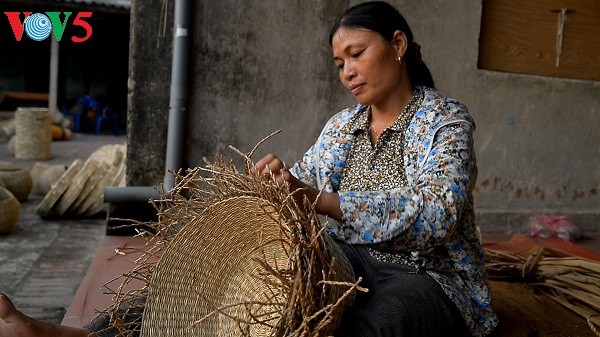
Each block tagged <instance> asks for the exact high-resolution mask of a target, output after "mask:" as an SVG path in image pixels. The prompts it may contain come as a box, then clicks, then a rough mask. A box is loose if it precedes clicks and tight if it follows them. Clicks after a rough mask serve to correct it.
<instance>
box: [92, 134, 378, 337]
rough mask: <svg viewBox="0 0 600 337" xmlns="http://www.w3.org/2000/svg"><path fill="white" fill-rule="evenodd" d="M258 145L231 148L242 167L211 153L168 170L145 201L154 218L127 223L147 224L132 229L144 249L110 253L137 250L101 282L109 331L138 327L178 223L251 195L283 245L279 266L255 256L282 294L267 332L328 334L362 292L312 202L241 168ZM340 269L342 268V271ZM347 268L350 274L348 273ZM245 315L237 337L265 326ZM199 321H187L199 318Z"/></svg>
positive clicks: (125, 334)
mask: <svg viewBox="0 0 600 337" xmlns="http://www.w3.org/2000/svg"><path fill="white" fill-rule="evenodd" d="M271 136H272V135H271ZM271 136H269V137H271ZM269 137H267V138H265V139H264V140H263V141H265V140H266V139H268V138H269ZM261 143H262V142H261ZM261 143H259V144H258V145H257V146H256V147H255V148H254V149H253V150H252V151H251V152H250V153H249V154H243V153H241V152H240V151H238V150H235V149H234V150H235V151H236V152H237V153H238V154H241V155H242V156H243V157H244V163H245V167H244V172H243V173H240V172H239V171H238V170H237V168H236V166H235V165H234V164H233V162H229V163H226V162H225V160H224V159H223V158H222V157H217V160H216V161H215V162H214V163H209V162H208V161H207V160H206V159H205V162H206V164H207V166H206V167H205V168H200V167H197V168H194V169H191V170H188V171H187V173H185V174H182V172H174V173H173V174H174V175H175V178H176V186H175V188H173V190H171V192H170V195H169V197H166V196H163V197H161V199H160V200H156V201H154V202H153V204H154V206H155V208H156V210H157V212H158V221H156V222H149V223H139V222H134V223H132V225H133V226H135V227H136V228H148V230H139V235H140V236H144V237H146V238H147V245H146V247H147V248H146V249H144V250H140V249H135V248H129V249H127V248H122V249H120V250H119V251H118V253H119V254H120V255H122V257H123V258H127V256H129V255H131V253H136V254H138V255H140V254H141V256H139V257H138V258H136V259H135V260H133V261H132V262H134V264H135V266H136V267H135V268H133V269H132V270H131V271H129V272H128V273H125V274H123V275H122V276H121V277H119V278H116V279H114V280H111V281H110V282H108V283H106V284H105V285H104V288H105V290H106V292H108V293H109V294H112V295H113V298H114V304H113V306H111V307H110V308H108V309H106V310H104V311H102V312H103V313H108V314H109V315H110V320H111V329H117V330H118V336H122V337H131V336H136V335H137V334H138V333H139V331H140V322H141V321H142V319H143V317H142V316H143V307H144V304H145V299H146V297H147V296H148V285H149V284H150V281H151V278H152V274H153V270H154V268H155V267H156V265H157V262H158V261H159V259H160V257H161V255H162V253H163V252H164V251H165V250H166V249H167V248H168V246H169V243H170V242H171V241H172V240H173V239H174V237H175V236H176V235H177V233H178V232H179V231H180V230H181V228H183V226H185V225H186V224H187V223H190V221H192V220H193V219H195V218H197V217H199V216H200V215H201V214H202V212H203V211H204V210H205V209H207V208H208V207H210V206H211V205H214V204H215V203H218V202H220V201H223V200H227V199H230V198H235V197H257V198H260V199H263V200H265V201H267V202H269V203H270V204H272V205H276V206H277V207H278V208H279V209H278V212H276V213H275V214H277V216H278V219H277V221H278V223H279V224H280V226H281V233H282V236H285V237H282V239H283V240H285V241H286V242H287V243H288V245H289V246H288V247H289V263H288V266H287V269H285V270H280V269H278V266H273V265H269V264H268V263H267V262H266V261H256V262H257V263H258V264H260V265H262V266H263V270H262V273H263V275H266V276H265V277H263V278H262V279H263V280H264V282H265V283H268V286H269V287H273V288H278V289H273V292H274V293H277V292H278V293H283V294H285V296H284V298H285V299H286V302H287V303H284V305H283V306H282V305H281V303H268V304H269V305H271V306H273V307H274V308H277V310H278V315H279V317H280V318H279V319H278V320H276V323H275V324H273V325H272V326H271V329H270V333H269V335H268V336H277V337H279V336H289V337H295V336H298V337H300V336H305V337H316V336H323V335H327V334H331V333H332V327H335V325H336V324H337V321H336V320H337V319H339V316H340V315H339V314H340V312H341V311H342V310H343V309H344V308H345V307H347V306H348V305H350V303H351V301H352V299H353V297H354V295H355V292H356V291H367V290H366V289H364V288H361V287H359V282H360V279H359V280H355V279H354V275H353V273H352V271H351V268H350V267H349V265H347V264H348V262H347V261H343V260H341V258H342V255H343V254H341V251H340V252H336V251H335V249H339V248H337V247H336V246H335V245H334V244H332V242H330V241H329V240H331V239H330V238H329V236H328V235H323V227H325V226H323V225H322V224H320V223H319V220H318V217H317V216H316V213H315V211H314V205H312V204H310V203H309V202H308V201H307V200H306V199H305V200H302V201H300V202H299V201H297V200H296V199H298V198H295V195H294V194H293V193H290V192H289V188H288V186H283V187H282V186H278V185H277V184H276V183H275V181H270V180H267V179H264V178H254V177H252V176H251V175H250V174H248V172H249V169H250V167H252V166H253V163H252V161H251V159H250V158H251V156H252V154H253V153H254V151H255V150H256V148H257V147H258V146H259V145H260V144H261ZM332 257H333V258H332ZM337 257H340V258H337ZM344 258H345V257H344ZM345 272H347V273H348V274H347V275H345V276H344V275H343V274H344V273H345ZM350 274H351V279H350V278H349V277H348V276H350ZM257 277H260V276H257ZM273 280H275V281H276V282H274V281H273ZM139 281H141V283H142V284H143V286H141V287H139V286H138V287H135V289H134V290H125V289H129V288H131V286H130V284H131V283H132V282H139ZM231 305H244V303H231ZM220 314H223V312H221V311H220V310H215V312H213V313H211V315H220ZM250 317H251V319H249V320H246V321H239V322H238V323H239V327H240V333H239V335H240V336H251V334H250V332H249V331H250V330H251V329H250V328H249V327H250V326H252V325H253V324H263V325H264V324H265V322H263V321H260V320H254V319H253V318H252V315H250ZM202 320H203V319H200V320H198V321H197V322H196V323H194V324H201V323H202ZM332 322H333V324H332Z"/></svg>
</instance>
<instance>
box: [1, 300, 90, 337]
mask: <svg viewBox="0 0 600 337" xmlns="http://www.w3.org/2000/svg"><path fill="white" fill-rule="evenodd" d="M89 335H90V331H89V330H87V329H80V328H72V327H68V326H63V325H57V324H51V323H47V322H42V321H38V320H35V319H33V318H31V317H28V316H26V315H24V314H23V313H22V312H20V311H19V310H17V309H16V308H15V306H14V305H13V304H12V302H11V301H10V299H9V298H8V297H6V295H4V294H1V293H0V337H45V336H48V337H50V336H52V337H86V336H89Z"/></svg>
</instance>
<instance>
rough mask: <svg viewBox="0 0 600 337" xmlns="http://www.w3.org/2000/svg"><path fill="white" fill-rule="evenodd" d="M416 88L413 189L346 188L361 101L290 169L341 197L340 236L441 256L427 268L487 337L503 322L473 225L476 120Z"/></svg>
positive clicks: (336, 225)
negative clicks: (342, 186) (343, 183)
mask: <svg viewBox="0 0 600 337" xmlns="http://www.w3.org/2000/svg"><path fill="white" fill-rule="evenodd" d="M417 89H418V90H421V91H422V92H423V101H422V104H421V106H420V107H419V108H418V109H417V111H416V112H415V113H414V115H413V117H412V119H411V121H410V123H409V124H408V127H407V129H406V132H405V134H404V137H403V144H402V145H403V147H404V150H403V152H402V153H403V157H402V160H403V165H404V172H405V175H406V180H407V182H408V184H407V185H406V186H404V187H398V188H392V189H383V190H367V191H346V190H342V189H340V183H341V180H342V179H343V176H344V168H345V166H346V162H347V158H348V154H349V152H350V149H351V148H352V146H353V142H354V137H355V136H354V133H353V132H352V131H353V130H352V128H351V127H348V125H349V124H352V123H353V122H354V121H355V119H357V118H359V117H360V116H361V115H364V114H366V113H368V107H367V106H362V105H355V106H353V107H351V108H348V109H345V110H342V111H340V112H339V113H337V114H336V115H335V116H333V117H332V118H331V119H330V120H329V121H328V122H327V124H326V125H325V127H324V128H323V131H322V132H321V135H320V136H319V138H318V139H317V141H316V143H315V144H314V145H313V146H312V147H311V148H310V149H309V150H308V151H307V152H306V153H305V154H304V156H303V158H302V160H300V161H298V162H297V163H296V164H295V165H294V166H293V167H292V168H291V170H290V171H291V173H292V174H293V175H294V176H296V177H297V178H299V179H300V180H302V181H303V182H305V183H307V184H309V185H311V186H314V187H316V188H319V189H323V190H324V191H326V192H337V193H338V194H339V197H340V208H341V212H342V220H341V221H339V222H337V221H334V222H329V223H328V228H327V230H328V232H329V233H330V234H331V235H332V236H333V237H334V238H336V239H338V240H342V241H345V242H346V243H350V244H361V245H366V246H367V247H377V246H385V247H386V249H391V250H397V251H399V252H406V253H409V254H410V253H413V254H417V253H418V254H420V255H421V256H430V257H431V258H432V260H433V259H435V261H434V262H435V263H434V264H432V266H435V267H432V268H427V273H428V274H429V275H431V276H432V277H433V278H434V279H435V280H436V281H437V282H438V283H439V284H440V285H441V287H442V289H443V290H444V291H445V293H446V294H447V295H448V296H449V297H450V298H451V299H452V300H453V301H454V303H455V304H456V305H457V307H458V308H459V309H460V311H461V312H462V314H463V316H464V318H465V320H466V322H467V324H468V326H469V327H470V329H471V332H472V334H473V336H484V335H486V334H488V333H489V332H491V330H492V329H493V328H494V327H495V326H496V325H497V323H498V321H497V316H496V314H495V313H494V311H493V310H492V307H491V292H490V287H489V283H488V279H487V276H486V274H485V271H484V256H483V249H482V247H481V244H480V242H479V239H478V237H477V234H476V228H475V223H474V211H473V196H472V190H473V187H474V185H475V181H476V179H477V166H476V162H475V154H474V149H473V131H474V129H475V125H474V122H473V119H472V118H471V116H470V115H469V112H468V110H467V108H466V107H465V106H464V105H462V104H461V103H460V102H458V101H456V100H454V99H450V98H444V97H442V96H441V95H440V94H438V93H437V92H436V91H435V90H434V89H431V88H428V87H418V88H417ZM390 176H393V175H390Z"/></svg>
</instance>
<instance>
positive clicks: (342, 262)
mask: <svg viewBox="0 0 600 337" xmlns="http://www.w3.org/2000/svg"><path fill="white" fill-rule="evenodd" d="M277 211H278V210H277V209H276V208H275V207H274V205H272V204H270V203H269V202H267V201H265V200H263V199H260V198H255V197H235V198H231V199H226V200H223V201H221V202H219V203H216V204H214V205H212V206H211V207H209V208H207V209H206V210H205V211H204V212H203V213H202V215H201V216H200V217H199V218H197V219H196V220H194V221H192V222H191V223H189V224H187V225H186V226H185V227H184V228H183V229H182V230H181V232H179V233H178V234H177V236H176V237H175V238H174V240H173V241H172V242H171V243H170V244H169V247H168V248H167V250H166V251H165V252H164V254H163V256H162V258H161V259H160V261H159V263H158V264H157V266H156V269H155V271H154V273H153V276H152V280H151V283H150V287H149V295H148V301H147V304H146V308H145V311H144V316H143V323H142V333H141V336H145V337H150V336H152V337H162V336H181V337H183V336H186V337H191V336H211V337H212V336H231V337H233V336H235V337H239V336H253V337H254V336H280V335H281V332H282V331H283V330H284V329H283V326H282V325H283V324H285V323H284V322H283V321H282V316H284V315H285V314H287V315H288V316H290V315H289V312H290V311H293V310H294V302H295V301H296V300H298V298H291V295H290V294H291V293H292V292H293V289H291V288H292V287H293V285H294V283H297V284H301V282H294V280H295V277H296V275H285V274H286V272H285V271H286V270H292V268H291V267H292V266H291V264H294V263H298V261H294V259H293V258H291V251H292V250H293V249H294V247H292V245H291V243H290V242H289V238H290V234H291V233H289V232H287V231H286V227H285V226H282V225H281V223H280V218H279V216H278V214H277ZM323 238H324V239H325V240H326V242H324V243H325V246H326V247H329V248H328V249H326V250H325V251H324V252H323V253H324V254H325V256H326V257H327V258H335V259H337V260H336V261H338V262H337V263H336V264H335V266H334V269H335V270H334V271H332V272H331V275H335V276H334V277H335V279H336V280H338V281H341V282H352V283H353V282H355V280H354V274H353V272H352V268H351V266H350V265H349V262H348V261H347V260H346V258H345V256H342V255H343V253H342V252H341V251H339V248H337V245H336V244H335V243H334V242H333V241H327V240H329V239H328V236H323ZM327 255H329V256H327ZM274 270H277V271H279V272H278V273H273V271H274ZM295 273H296V274H298V273H299V272H298V270H297V269H296V271H295ZM298 277H302V278H304V279H305V280H306V278H309V277H310V276H309V275H301V276H300V275H298ZM316 277H322V275H316ZM296 281H298V280H296ZM321 289H323V294H320V296H317V297H320V298H323V297H327V298H326V299H325V300H324V302H326V303H324V305H323V307H325V305H328V304H331V303H334V302H336V300H337V299H338V298H340V297H342V295H343V294H344V292H346V291H347V289H348V287H347V286H328V287H325V286H321ZM296 295H297V294H296ZM305 295H307V298H310V297H311V296H314V295H313V294H305ZM317 297H315V298H317ZM349 303H350V302H348V303H346V304H349ZM319 304H320V303H315V306H317V307H318V306H319ZM343 309H344V306H339V307H338V309H337V310H340V312H341V310H343ZM316 316H318V315H316ZM333 316H335V317H337V318H339V317H340V316H341V315H335V314H334V315H333ZM338 323H339V320H333V321H331V322H330V323H329V324H328V326H327V327H326V328H325V329H323V331H322V332H323V336H327V335H329V334H331V333H333V330H334V329H335V328H336V327H337V326H338Z"/></svg>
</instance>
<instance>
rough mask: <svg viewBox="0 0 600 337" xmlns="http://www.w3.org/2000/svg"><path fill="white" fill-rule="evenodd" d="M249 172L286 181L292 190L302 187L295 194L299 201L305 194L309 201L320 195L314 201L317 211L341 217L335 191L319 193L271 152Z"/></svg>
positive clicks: (279, 181) (282, 183) (282, 181)
mask: <svg viewBox="0 0 600 337" xmlns="http://www.w3.org/2000/svg"><path fill="white" fill-rule="evenodd" d="M250 174H251V175H253V176H254V177H256V178H259V177H261V176H262V177H264V178H266V179H274V180H275V181H276V182H277V184H278V185H280V186H283V185H284V184H286V183H287V184H289V187H290V191H292V192H293V191H296V190H298V189H302V191H301V192H300V193H296V194H295V197H296V200H297V201H298V202H299V203H302V200H303V198H304V197H305V196H306V197H308V200H309V201H310V202H311V203H314V202H315V200H316V199H317V197H319V195H320V197H319V202H317V203H316V211H317V213H320V214H324V215H328V216H330V217H332V218H334V219H337V220H339V219H341V218H342V214H341V211H340V201H339V195H338V194H337V193H326V192H323V193H320V191H319V190H318V189H316V188H314V187H312V186H309V185H307V184H305V183H303V182H302V181H300V179H298V178H296V177H294V176H293V175H292V173H290V170H289V167H288V166H287V164H286V163H285V162H284V161H283V160H281V159H279V158H277V156H275V155H273V154H268V155H266V156H264V157H263V158H262V159H261V160H259V161H258V162H257V163H256V164H255V165H254V167H253V168H252V169H251V170H250Z"/></svg>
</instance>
